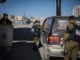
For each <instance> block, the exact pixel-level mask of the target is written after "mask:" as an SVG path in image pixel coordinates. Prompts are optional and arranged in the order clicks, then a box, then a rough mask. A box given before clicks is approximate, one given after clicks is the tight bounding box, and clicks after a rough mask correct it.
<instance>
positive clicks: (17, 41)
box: [12, 40, 34, 43]
mask: <svg viewBox="0 0 80 60" xmlns="http://www.w3.org/2000/svg"><path fill="white" fill-rule="evenodd" d="M12 42H13V43H19V42H25V43H34V41H26V40H22V41H21V40H16V41H12Z"/></svg>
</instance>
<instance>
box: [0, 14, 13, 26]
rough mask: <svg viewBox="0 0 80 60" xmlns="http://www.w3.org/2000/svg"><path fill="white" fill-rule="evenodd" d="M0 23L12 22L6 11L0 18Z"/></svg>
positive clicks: (10, 23)
mask: <svg viewBox="0 0 80 60" xmlns="http://www.w3.org/2000/svg"><path fill="white" fill-rule="evenodd" d="M0 24H7V25H12V22H11V21H10V20H9V19H8V14H7V13H4V14H3V17H2V18H1V19H0Z"/></svg>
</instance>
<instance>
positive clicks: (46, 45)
mask: <svg viewBox="0 0 80 60" xmlns="http://www.w3.org/2000/svg"><path fill="white" fill-rule="evenodd" d="M68 18H69V16H54V17H48V18H46V19H45V21H44V22H43V24H42V33H41V42H42V44H43V52H44V60H48V59H49V58H50V57H63V53H62V52H63V51H64V45H63V35H64V32H65V31H66V26H67V24H68ZM76 19H77V20H76V23H77V24H78V25H80V19H79V18H76ZM79 56H80V55H79Z"/></svg>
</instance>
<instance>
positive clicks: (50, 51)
mask: <svg viewBox="0 0 80 60" xmlns="http://www.w3.org/2000/svg"><path fill="white" fill-rule="evenodd" d="M63 51H64V49H48V55H49V56H51V57H64V55H63Z"/></svg>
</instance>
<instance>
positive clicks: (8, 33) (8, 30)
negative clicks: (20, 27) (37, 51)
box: [0, 24, 13, 52]
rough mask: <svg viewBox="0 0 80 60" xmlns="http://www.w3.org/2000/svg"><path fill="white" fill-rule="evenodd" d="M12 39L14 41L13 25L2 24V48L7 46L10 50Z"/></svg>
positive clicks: (0, 44)
mask: <svg viewBox="0 0 80 60" xmlns="http://www.w3.org/2000/svg"><path fill="white" fill-rule="evenodd" d="M12 41H13V26H12V25H6V24H0V49H1V48H6V50H7V51H8V52H10V50H11V49H12V45H13V44H12ZM0 51H1V50H0Z"/></svg>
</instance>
